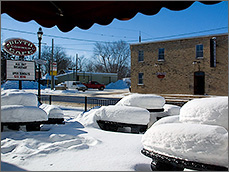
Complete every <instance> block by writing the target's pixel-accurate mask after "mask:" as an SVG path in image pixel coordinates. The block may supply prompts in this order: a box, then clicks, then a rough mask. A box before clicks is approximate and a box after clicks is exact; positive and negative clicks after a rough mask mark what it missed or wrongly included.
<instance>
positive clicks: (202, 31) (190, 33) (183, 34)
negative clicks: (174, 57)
mask: <svg viewBox="0 0 229 172" xmlns="http://www.w3.org/2000/svg"><path fill="white" fill-rule="evenodd" d="M222 29H228V27H221V28H215V29H208V30H201V31H196V32H189V33H182V34H176V35H169V36H162V37H154V38H148V39H142V40H143V41H150V40H154V39H164V38H171V37H178V36H185V35H192V34H196V33H204V32H210V31H216V30H222ZM127 42H136V40H129V41H127Z"/></svg>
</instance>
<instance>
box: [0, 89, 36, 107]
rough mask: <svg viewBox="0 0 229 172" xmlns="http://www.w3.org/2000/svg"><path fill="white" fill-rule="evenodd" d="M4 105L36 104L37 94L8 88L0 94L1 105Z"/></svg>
mask: <svg viewBox="0 0 229 172" xmlns="http://www.w3.org/2000/svg"><path fill="white" fill-rule="evenodd" d="M5 105H24V106H37V105H38V100H37V96H36V95H35V94H33V93H26V92H24V91H18V90H9V91H3V92H2V94H1V106H5Z"/></svg>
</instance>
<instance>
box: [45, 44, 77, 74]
mask: <svg viewBox="0 0 229 172" xmlns="http://www.w3.org/2000/svg"><path fill="white" fill-rule="evenodd" d="M51 56H52V47H50V46H44V47H42V55H41V58H42V59H43V60H46V61H47V63H46V65H45V69H44V70H45V71H46V72H49V66H50V60H51ZM53 61H54V62H56V63H57V73H59V71H61V70H65V69H68V68H69V67H72V66H74V64H73V62H72V61H71V57H68V56H67V54H66V52H65V49H64V48H62V47H58V46H55V47H54V51H53Z"/></svg>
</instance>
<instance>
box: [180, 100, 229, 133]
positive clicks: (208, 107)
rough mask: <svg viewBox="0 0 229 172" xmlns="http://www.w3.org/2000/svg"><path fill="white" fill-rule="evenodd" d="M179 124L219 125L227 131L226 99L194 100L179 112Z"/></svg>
mask: <svg viewBox="0 0 229 172" xmlns="http://www.w3.org/2000/svg"><path fill="white" fill-rule="evenodd" d="M180 122H190V123H199V124H211V125H220V126H223V127H225V128H226V129H227V130H228V97H227V96H225V97H214V98H202V99H195V100H192V101H189V102H187V103H186V104H185V105H184V106H183V107H182V108H181V111H180Z"/></svg>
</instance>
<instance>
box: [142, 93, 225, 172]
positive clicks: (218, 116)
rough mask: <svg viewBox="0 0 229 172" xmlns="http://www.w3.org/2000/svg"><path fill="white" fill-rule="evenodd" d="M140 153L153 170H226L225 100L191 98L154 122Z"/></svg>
mask: <svg viewBox="0 0 229 172" xmlns="http://www.w3.org/2000/svg"><path fill="white" fill-rule="evenodd" d="M142 144H143V149H142V150H141V152H142V153H143V154H144V155H146V156H148V157H150V158H152V163H151V168H152V170H156V171H171V170H174V171H180V170H184V168H185V169H192V170H207V171H209V170H210V171H215V170H217V171H222V170H226V171H228V97H212V98H201V99H194V100H191V101H189V102H187V103H186V104H185V105H183V107H181V109H180V115H175V116H170V117H165V118H163V119H160V120H159V121H157V122H155V123H154V124H153V125H152V126H151V127H150V128H149V129H148V130H147V131H146V132H145V134H144V135H143V137H142Z"/></svg>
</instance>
